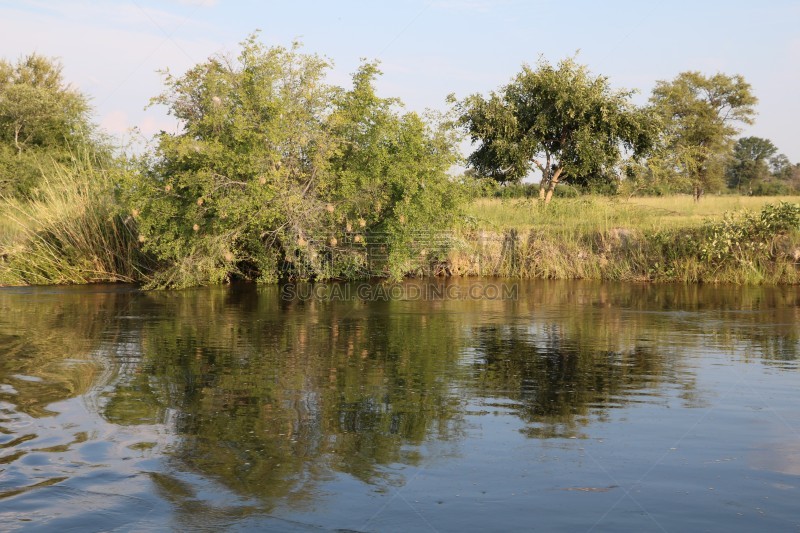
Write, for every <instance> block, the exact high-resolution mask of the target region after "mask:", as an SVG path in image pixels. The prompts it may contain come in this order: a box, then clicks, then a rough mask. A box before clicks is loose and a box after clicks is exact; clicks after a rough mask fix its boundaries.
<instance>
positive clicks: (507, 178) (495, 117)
mask: <svg viewBox="0 0 800 533" xmlns="http://www.w3.org/2000/svg"><path fill="white" fill-rule="evenodd" d="M631 94H632V92H630V91H615V90H613V89H612V88H611V87H610V85H609V82H608V79H607V78H605V77H602V76H597V77H596V76H593V75H592V74H591V73H590V72H589V71H588V69H587V68H586V67H585V66H583V65H579V64H577V63H576V62H575V60H574V59H566V60H564V61H561V62H560V63H559V64H558V65H556V66H553V65H551V64H549V63H548V62H546V61H544V60H541V61H539V63H538V64H537V66H536V68H535V69H534V68H531V67H530V66H528V65H524V66H523V67H522V71H521V72H520V73H519V74H517V75H516V76H515V77H514V79H513V80H512V81H511V82H510V83H509V84H508V85H506V86H504V87H502V88H501V89H500V90H499V91H497V92H492V93H490V95H489V97H488V98H485V97H483V96H482V95H480V94H474V95H472V96H469V97H467V98H466V99H464V100H463V101H460V102H458V103H457V105H456V107H457V110H458V112H459V115H460V117H461V118H460V123H461V125H462V126H463V127H464V128H465V130H466V131H467V132H468V134H469V136H470V138H471V139H472V141H473V142H474V143H478V148H477V149H476V150H475V151H474V152H473V153H472V154H471V155H470V156H469V158H468V162H469V164H470V165H471V166H472V167H473V168H475V169H476V171H477V172H478V173H479V174H480V175H482V176H487V177H491V178H494V179H495V180H497V181H499V182H503V183H505V182H517V181H519V180H520V179H522V178H523V177H525V176H526V175H528V174H529V173H530V171H531V170H532V169H533V168H534V167H536V168H538V169H539V170H540V171H541V173H542V187H541V189H540V192H541V195H542V199H544V200H546V201H549V199H550V197H551V196H552V193H553V189H554V188H555V186H556V184H557V183H558V182H559V180H560V179H563V180H568V181H570V182H572V183H576V184H587V183H589V182H591V181H592V180H594V179H597V177H599V176H609V175H612V174H613V173H614V167H615V166H616V165H617V164H618V162H619V161H620V158H621V157H622V155H623V153H624V152H625V151H626V150H627V151H632V152H634V153H636V154H638V153H640V152H642V151H644V150H645V149H646V148H647V147H648V146H649V144H650V142H651V136H652V135H651V132H652V126H653V125H652V121H651V120H650V118H649V117H648V115H647V114H646V113H645V112H643V111H642V110H639V109H637V108H636V107H635V106H634V105H633V104H632V103H631V102H630V97H631ZM545 191H546V196H545Z"/></svg>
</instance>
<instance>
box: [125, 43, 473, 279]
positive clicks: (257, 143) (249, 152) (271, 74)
mask: <svg viewBox="0 0 800 533" xmlns="http://www.w3.org/2000/svg"><path fill="white" fill-rule="evenodd" d="M329 67H330V64H329V62H328V61H327V60H325V59H324V58H321V57H319V56H316V55H309V54H304V53H301V51H300V48H299V45H295V46H293V47H291V48H284V47H273V48H267V47H265V46H263V45H262V44H260V43H259V42H258V41H257V36H256V35H251V36H250V37H249V38H248V39H247V40H245V41H244V42H243V43H242V48H241V52H240V53H239V55H238V57H229V56H217V57H213V58H211V59H209V60H208V61H206V62H204V63H201V64H198V65H196V66H195V67H194V68H192V69H190V70H189V71H188V72H186V73H185V74H184V75H183V76H180V77H175V76H172V75H170V74H169V73H166V90H165V91H164V93H163V94H162V95H160V96H158V97H156V98H155V99H154V100H153V102H154V103H155V104H161V105H165V106H167V107H168V109H169V112H170V113H171V114H173V115H174V116H176V117H177V118H178V119H180V120H181V122H182V124H183V130H182V131H181V132H180V133H178V134H169V133H164V132H162V133H161V134H160V135H159V136H158V138H157V147H156V151H155V154H153V157H151V158H150V159H149V160H147V161H144V171H143V172H141V173H139V174H137V175H136V176H135V177H134V178H133V180H132V182H131V183H129V184H127V186H126V187H125V196H126V201H127V204H128V206H129V208H130V210H131V213H132V215H133V216H134V217H135V219H136V221H137V226H138V231H139V233H140V240H141V241H142V242H143V243H144V248H145V249H146V250H147V251H149V252H151V253H153V254H154V255H155V256H156V257H158V258H159V259H160V260H161V261H162V267H163V268H162V270H161V274H160V276H159V277H158V278H157V279H156V283H157V284H159V285H165V286H186V285H196V284H205V283H210V282H220V281H226V280H230V279H231V278H232V277H243V278H246V279H257V280H261V281H265V282H266V281H274V280H276V279H277V278H278V277H279V276H281V275H284V274H285V275H287V276H291V277H294V278H312V277H313V278H316V279H320V278H330V277H339V278H350V277H355V276H359V275H360V276H364V275H369V274H372V273H374V272H368V271H367V270H368V269H369V265H367V263H366V259H365V257H366V253H367V252H368V251H369V249H370V247H372V246H375V247H377V248H378V249H380V250H382V252H385V253H384V255H385V256H386V257H387V258H388V262H389V264H390V265H389V268H390V269H391V271H392V274H393V275H395V276H399V275H400V274H401V272H402V271H403V270H404V267H405V266H406V264H407V261H406V260H407V259H408V260H409V261H410V260H411V259H412V256H413V258H416V259H419V258H420V257H422V256H423V255H425V254H423V253H422V252H423V251H425V250H427V251H430V252H432V250H431V249H425V250H418V249H415V248H414V242H416V241H414V239H413V237H414V232H413V230H414V229H419V228H424V229H429V228H431V227H437V226H438V227H440V224H442V223H444V224H447V221H448V217H449V216H451V215H452V213H453V208H454V206H455V202H456V201H457V198H456V196H457V188H455V187H452V184H451V183H450V181H449V179H448V176H447V174H446V171H447V169H448V168H449V167H450V166H451V165H452V164H453V163H454V162H455V149H454V144H453V142H452V140H451V139H450V138H449V137H448V136H447V134H446V132H443V131H440V130H439V129H437V128H436V127H435V125H434V124H431V123H429V122H427V121H425V120H423V119H422V118H420V117H419V116H418V115H416V114H414V113H400V112H399V111H398V102H397V101H396V100H394V99H385V98H380V97H378V96H377V95H376V94H375V90H374V80H375V77H376V76H378V75H379V74H380V72H379V71H378V69H377V66H376V65H374V64H371V63H366V64H364V65H362V67H361V68H360V69H359V70H358V71H357V72H356V74H355V75H354V77H353V88H352V89H351V90H344V89H342V88H339V87H335V86H332V85H330V84H328V83H326V82H325V75H326V73H327V70H328V69H329Z"/></svg>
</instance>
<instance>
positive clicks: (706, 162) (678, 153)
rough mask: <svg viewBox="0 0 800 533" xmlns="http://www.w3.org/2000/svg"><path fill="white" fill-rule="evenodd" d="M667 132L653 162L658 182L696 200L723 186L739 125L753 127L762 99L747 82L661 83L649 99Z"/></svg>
mask: <svg viewBox="0 0 800 533" xmlns="http://www.w3.org/2000/svg"><path fill="white" fill-rule="evenodd" d="M650 101H651V104H652V108H653V110H654V112H655V113H656V114H657V115H658V116H659V117H660V119H661V121H662V126H663V132H662V138H661V148H660V150H656V154H657V155H656V157H655V158H654V159H653V161H651V162H650V168H649V171H650V173H651V175H653V176H656V177H661V178H662V179H663V178H664V177H666V178H668V179H670V180H671V181H673V182H675V183H676V185H677V186H678V187H677V188H678V189H680V190H683V189H688V190H691V191H692V193H693V194H694V196H695V199H699V198H700V196H702V195H703V193H704V192H706V191H715V190H719V189H720V188H721V187H722V186H723V184H724V179H723V178H724V172H725V162H726V160H727V158H728V157H729V155H730V154H731V150H732V145H733V136H734V135H735V134H736V133H737V132H738V131H739V130H738V129H737V127H736V123H743V124H752V122H753V115H754V114H755V104H756V103H757V101H758V100H757V99H756V97H755V96H753V94H752V88H751V86H750V84H748V83H747V82H746V81H745V80H744V78H743V77H742V76H738V75H737V76H728V75H725V74H715V75H714V76H710V77H707V76H704V75H702V74H701V73H699V72H682V73H681V74H679V75H678V76H677V77H676V78H675V79H674V80H672V81H669V82H667V81H659V82H657V83H656V86H655V88H654V89H653V94H652V96H651V98H650Z"/></svg>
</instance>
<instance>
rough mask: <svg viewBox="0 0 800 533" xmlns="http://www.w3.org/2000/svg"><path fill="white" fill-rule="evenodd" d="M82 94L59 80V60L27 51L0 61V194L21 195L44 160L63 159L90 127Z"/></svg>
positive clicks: (32, 183)
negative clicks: (13, 58) (13, 57)
mask: <svg viewBox="0 0 800 533" xmlns="http://www.w3.org/2000/svg"><path fill="white" fill-rule="evenodd" d="M89 112H90V109H89V105H88V103H87V99H86V97H85V96H84V95H82V94H81V93H79V92H78V91H77V90H75V89H74V88H73V87H71V86H69V85H68V84H66V83H65V82H64V79H63V76H62V66H61V64H60V63H59V62H58V61H56V60H54V59H49V58H46V57H43V56H40V55H37V54H31V55H29V56H26V57H24V58H22V59H20V60H19V61H18V62H17V63H15V64H12V63H10V62H8V61H5V60H2V59H0V194H4V195H13V196H18V195H23V196H24V195H26V194H27V193H28V192H29V191H30V190H31V189H32V188H33V187H34V186H35V185H36V183H37V181H38V176H39V173H40V167H41V166H42V165H43V164H44V163H47V161H48V159H55V160H63V159H64V158H65V157H66V156H67V154H68V152H69V151H70V150H71V149H75V148H77V147H78V145H79V144H85V143H86V142H87V140H88V139H89V138H90V136H91V134H92V133H93V130H94V127H93V126H92V124H91V121H90V119H89Z"/></svg>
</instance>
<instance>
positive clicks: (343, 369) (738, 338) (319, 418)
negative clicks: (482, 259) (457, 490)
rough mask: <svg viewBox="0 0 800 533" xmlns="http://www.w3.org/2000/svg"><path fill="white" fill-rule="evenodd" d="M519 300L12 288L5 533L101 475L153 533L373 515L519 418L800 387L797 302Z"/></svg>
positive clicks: (579, 289) (0, 383)
mask: <svg viewBox="0 0 800 533" xmlns="http://www.w3.org/2000/svg"><path fill="white" fill-rule="evenodd" d="M415 283H416V284H417V285H421V284H422V283H423V282H409V284H410V285H413V284H415ZM424 283H427V282H424ZM444 283H448V284H455V286H465V285H469V284H475V283H476V282H470V281H461V282H444ZM498 283H499V282H498ZM517 289H518V292H517V293H515V296H516V297H515V298H509V299H497V300H492V299H481V300H472V299H468V298H467V299H459V298H453V299H446V298H434V299H427V300H426V299H421V300H419V299H378V300H376V301H365V300H362V299H359V298H354V299H348V300H347V301H336V300H333V301H330V300H326V299H320V298H308V299H294V300H291V301H286V300H285V299H282V298H281V288H279V287H259V288H256V287H252V286H240V287H231V288H211V289H198V290H188V291H180V292H170V293H140V292H137V291H135V290H134V289H130V288H120V287H106V288H94V289H58V290H43V289H27V290H0V311H1V312H2V314H0V316H1V317H2V318H0V407H1V409H0V437H2V440H0V470H3V471H5V472H6V481H4V482H0V496H1V497H2V498H0V516H5V517H6V518H11V519H16V520H20V518H19V516H18V515H17V514H15V512H14V511H13V510H9V507H5V508H4V507H2V504H3V502H4V501H5V502H12V501H16V504H17V505H19V506H20V507H18V508H19V509H23V508H26V506H29V507H30V509H33V510H34V511H35V512H34V513H33V514H32V515H31V516H37V514H36V513H37V512H38V513H40V514H42V516H45V518H47V517H49V518H47V520H54V518H53V515H57V514H58V513H59V511H61V510H63V509H62V507H63V506H64V505H65V502H71V501H74V498H65V496H64V494H65V492H64V491H66V490H67V489H69V490H79V489H80V490H82V489H83V488H84V487H85V486H86V485H87V483H86V481H85V480H86V479H88V478H87V476H89V478H91V479H92V483H99V482H100V481H98V480H97V478H96V477H97V475H96V474H90V473H88V469H89V468H90V466H91V465H93V466H94V467H95V468H99V466H100V465H103V468H108V469H109V470H113V471H114V472H115V473H116V474H118V475H119V476H120V478H116V477H114V478H113V482H114V483H118V482H120V479H121V478H122V477H124V476H129V478H130V479H137V480H138V481H137V483H138V486H137V485H136V484H133V483H131V485H130V487H134V486H136V487H138V488H131V489H130V490H131V491H132V492H131V494H130V495H131V497H133V496H135V497H136V498H139V500H138V501H140V502H144V503H142V505H144V506H145V507H146V508H147V509H148V513H149V516H151V517H152V518H151V519H152V520H162V521H163V520H167V521H169V520H172V521H173V522H174V523H175V524H178V525H179V526H185V527H193V526H199V525H205V526H208V525H209V524H214V523H216V524H219V525H223V526H224V525H226V524H227V525H230V524H233V523H242V524H245V523H247V522H246V520H248V519H252V517H253V516H264V514H265V513H269V514H273V515H275V516H284V515H286V516H288V515H290V514H291V513H294V512H306V513H313V512H314V509H315V508H318V506H320V505H323V504H322V503H321V502H323V501H324V500H325V498H326V494H327V495H329V494H331V493H335V492H336V491H340V490H345V489H346V490H355V492H358V493H359V494H360V493H361V492H363V491H364V490H365V487H366V488H367V490H366V492H365V493H364V494H360V495H359V496H354V498H356V499H357V500H358V499H360V500H361V501H363V502H364V503H365V504H369V503H370V502H373V498H375V497H376V496H375V495H376V494H377V495H380V494H387V493H390V492H391V491H393V490H394V489H395V488H397V487H402V486H404V485H405V484H407V483H409V481H410V479H409V476H410V475H411V474H410V472H414V471H419V470H420V469H424V468H427V467H428V466H429V465H431V464H432V463H434V462H437V461H438V462H443V461H448V460H457V459H458V458H459V457H461V456H463V455H464V451H465V449H466V448H467V447H469V446H470V445H471V444H470V443H471V439H474V438H475V437H474V436H471V431H473V429H472V425H474V419H475V417H476V416H477V417H479V418H480V417H488V416H497V415H498V414H501V415H509V416H513V417H515V418H516V419H517V420H518V421H519V424H520V429H519V434H520V435H521V436H522V438H528V439H532V440H541V439H564V438H575V437H578V438H587V437H588V436H589V434H590V433H591V431H592V428H594V427H595V426H596V425H597V424H608V423H610V422H611V420H612V419H613V416H612V415H613V413H614V412H615V411H619V410H623V409H628V408H630V407H631V406H635V405H642V404H645V405H666V404H668V403H669V402H670V401H671V400H670V399H676V400H677V401H678V402H679V403H678V404H676V405H678V406H681V407H684V408H688V409H692V408H698V407H704V406H706V405H708V403H707V402H708V401H709V400H708V398H709V394H710V393H709V391H708V390H707V389H706V388H704V387H702V386H698V383H697V381H698V372H699V370H698V368H699V366H701V363H702V361H701V359H702V355H703V354H705V353H710V352H712V351H713V352H714V353H723V354H727V356H729V357H731V358H732V359H734V360H736V361H739V362H741V363H743V364H753V363H755V364H759V365H765V367H768V368H771V369H774V370H776V371H778V372H790V371H796V369H797V361H798V356H799V355H800V353H798V350H800V341H799V340H798V339H799V338H798V327H797V324H798V323H800V311H798V309H800V291H799V290H798V289H797V288H795V287H785V288H759V287H754V288H740V287H737V288H733V287H712V286H651V285H622V284H597V283H577V282H572V283H570V282H554V283H544V282H531V283H524V284H519V285H518V286H517ZM353 293H355V291H354V292H353ZM414 294H417V293H414ZM76 402H78V403H76ZM106 445H107V446H106ZM92 447H94V448H92ZM100 449H102V450H104V451H103V452H102V453H101V452H98V451H97V450H100ZM34 456H36V457H40V458H42V457H44V459H41V460H33V459H31V457H34ZM55 458H57V459H55ZM131 458H133V459H131ZM26 461H28V462H26ZM81 462H83V463H84V464H85V465H86V467H85V468H84V467H82V466H81V464H80V463H81ZM65 472H66V474H65ZM92 476H94V477H92ZM112 477H113V476H112ZM81 479H83V480H84V481H82V482H79V481H78V480H81ZM497 481H498V483H502V480H497ZM59 487H61V488H62V492H58V491H56V490H54V489H57V488H59ZM354 487H356V488H354ZM152 488H155V491H153V490H152ZM45 490H50V491H53V492H51V493H48V494H52V496H51V497H49V498H48V497H46V496H45V495H44V494H45V493H44V492H43V491H45ZM220 491H229V494H230V495H229V496H221V495H220V494H222V493H221V492H220ZM31 493H38V494H42V496H41V497H40V499H39V500H38V501H36V502H27V501H26V500H20V498H23V497H24V496H25V494H31ZM144 494H147V496H145V495H144ZM370 494H372V495H371V496H370ZM373 504H374V502H373ZM37 505H38V506H39V507H37ZM98 505H100V504H98ZM100 506H102V505H100ZM48 509H50V510H51V511H48ZM29 512H30V510H29ZM48 513H49V514H48ZM119 514H120V516H119V517H118V520H119V521H120V522H119V523H123V524H124V523H134V522H136V521H137V520H140V519H141V517H140V516H134V514H133V513H125V512H123V511H119ZM334 516H335V513H334ZM248 517H250V518H248ZM87 518H88V515H87V516H84V517H82V515H80V514H77V515H75V517H74V520H76V521H77V522H75V523H80V520H81V519H87ZM265 519H266V518H265ZM318 522H319V523H322V524H323V525H324V524H325V518H324V517H323V516H319V517H318ZM48 523H50V524H60V525H64V524H65V523H66V522H48ZM159 523H160V522H159ZM281 524H283V525H287V524H289V523H288V522H287V523H283V522H279V523H277V524H275V525H274V527H276V528H280V525H281ZM110 525H114V523H110ZM144 525H147V522H145V523H144Z"/></svg>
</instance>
